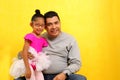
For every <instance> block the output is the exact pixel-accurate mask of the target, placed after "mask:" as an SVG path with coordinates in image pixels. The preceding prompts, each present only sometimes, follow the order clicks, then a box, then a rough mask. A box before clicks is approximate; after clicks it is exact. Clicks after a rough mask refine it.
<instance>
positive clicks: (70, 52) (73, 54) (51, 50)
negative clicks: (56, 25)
mask: <svg viewBox="0 0 120 80" xmlns="http://www.w3.org/2000/svg"><path fill="white" fill-rule="evenodd" d="M43 37H45V38H46V39H47V41H48V44H49V46H48V47H45V48H43V51H45V52H47V53H46V54H47V55H49V57H50V61H51V65H50V67H49V68H48V69H47V70H44V71H43V73H44V74H56V73H61V72H63V73H68V75H69V74H71V73H75V72H76V71H78V70H79V69H80V67H81V61H80V60H81V59H80V53H79V47H78V45H77V43H76V40H75V39H74V38H73V37H72V36H71V35H69V34H67V33H64V32H61V34H60V35H59V36H58V37H56V38H55V39H49V37H48V35H47V33H45V34H43Z"/></svg>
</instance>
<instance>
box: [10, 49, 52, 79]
mask: <svg viewBox="0 0 120 80" xmlns="http://www.w3.org/2000/svg"><path fill="white" fill-rule="evenodd" d="M28 52H30V53H31V54H33V55H34V57H35V58H34V59H32V60H29V63H30V65H31V64H32V63H33V62H34V64H35V66H36V70H37V71H43V70H45V69H47V68H48V67H49V66H50V64H51V62H50V61H49V56H47V55H46V54H45V53H43V52H39V53H37V52H36V51H35V49H34V48H32V47H30V48H29V50H28ZM24 74H25V65H24V61H23V59H16V60H14V62H13V64H12V65H11V67H10V75H11V76H13V77H14V78H18V77H20V76H22V75H24Z"/></svg>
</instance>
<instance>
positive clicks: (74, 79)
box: [15, 74, 87, 80]
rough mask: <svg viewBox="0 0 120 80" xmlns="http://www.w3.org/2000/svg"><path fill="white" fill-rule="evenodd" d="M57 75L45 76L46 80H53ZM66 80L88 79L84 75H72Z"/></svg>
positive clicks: (19, 79) (22, 78) (21, 78)
mask: <svg viewBox="0 0 120 80" xmlns="http://www.w3.org/2000/svg"><path fill="white" fill-rule="evenodd" d="M56 75H57V74H44V78H45V80H53V78H54V77H55V76H56ZM15 80H26V79H25V77H20V78H17V79H15ZM66 80H87V78H86V77H85V76H83V75H78V74H70V75H69V76H68V78H67V79H66Z"/></svg>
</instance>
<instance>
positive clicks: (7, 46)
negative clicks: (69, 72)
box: [0, 0, 120, 80]
mask: <svg viewBox="0 0 120 80" xmlns="http://www.w3.org/2000/svg"><path fill="white" fill-rule="evenodd" d="M35 9H40V10H41V12H42V13H45V12H46V11H49V10H55V11H57V12H58V13H59V15H60V17H61V22H62V30H63V31H65V32H68V33H70V34H72V35H73V36H74V37H75V38H76V39H77V41H78V43H79V47H80V49H81V57H82V63H83V66H82V68H81V70H80V71H79V72H78V73H80V74H83V75H85V76H86V77H87V78H88V80H120V76H119V74H120V68H119V67H120V62H119V61H120V1H119V0H1V1H0V38H1V40H0V80H12V78H11V77H10V75H9V66H10V64H11V61H12V58H13V57H15V56H16V55H17V52H18V51H20V50H21V49H22V46H23V36H24V35H25V34H26V33H27V32H30V31H31V28H30V26H29V22H30V19H31V16H32V15H33V14H34V10H35Z"/></svg>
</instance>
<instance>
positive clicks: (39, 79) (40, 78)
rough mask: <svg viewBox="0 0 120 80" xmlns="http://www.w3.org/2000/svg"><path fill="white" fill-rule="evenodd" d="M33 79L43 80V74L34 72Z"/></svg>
mask: <svg viewBox="0 0 120 80" xmlns="http://www.w3.org/2000/svg"><path fill="white" fill-rule="evenodd" d="M35 78H36V80H44V77H43V73H42V72H41V71H36V70H35Z"/></svg>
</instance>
